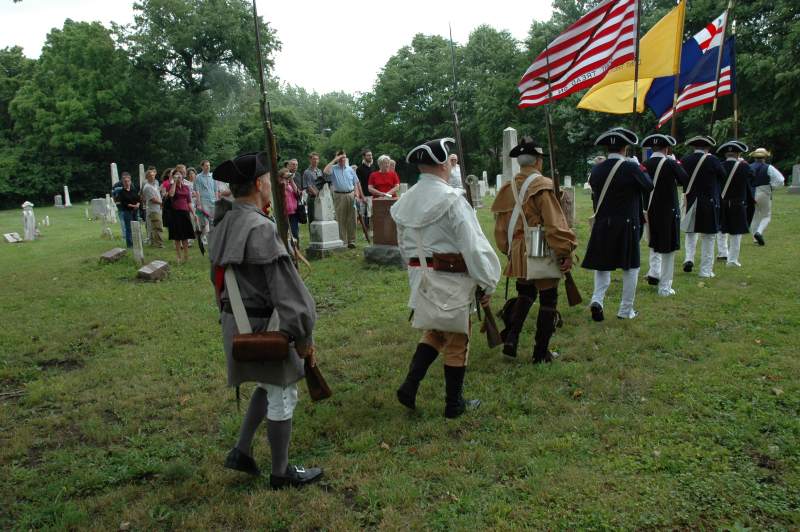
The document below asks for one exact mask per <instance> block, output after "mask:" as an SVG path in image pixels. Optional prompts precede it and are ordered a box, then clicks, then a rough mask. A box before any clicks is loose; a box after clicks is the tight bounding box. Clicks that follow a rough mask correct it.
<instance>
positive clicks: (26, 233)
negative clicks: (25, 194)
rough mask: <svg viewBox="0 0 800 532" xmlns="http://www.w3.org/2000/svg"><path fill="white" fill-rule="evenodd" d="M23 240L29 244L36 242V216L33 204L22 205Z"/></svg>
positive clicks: (27, 202) (28, 202)
mask: <svg viewBox="0 0 800 532" xmlns="http://www.w3.org/2000/svg"><path fill="white" fill-rule="evenodd" d="M22 227H23V231H22V234H23V238H24V239H25V240H26V241H27V242H32V241H34V240H36V215H35V214H33V203H31V202H30V201H26V202H25V203H23V204H22Z"/></svg>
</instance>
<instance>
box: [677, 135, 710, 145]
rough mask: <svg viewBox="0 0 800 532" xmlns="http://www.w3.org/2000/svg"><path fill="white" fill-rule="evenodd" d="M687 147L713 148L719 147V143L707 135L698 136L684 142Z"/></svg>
mask: <svg viewBox="0 0 800 532" xmlns="http://www.w3.org/2000/svg"><path fill="white" fill-rule="evenodd" d="M684 144H686V145H687V146H697V147H700V148H713V147H714V146H716V145H717V141H716V140H714V137H709V136H706V135H697V136H694V137H692V138H690V139H687V140H686V142H684Z"/></svg>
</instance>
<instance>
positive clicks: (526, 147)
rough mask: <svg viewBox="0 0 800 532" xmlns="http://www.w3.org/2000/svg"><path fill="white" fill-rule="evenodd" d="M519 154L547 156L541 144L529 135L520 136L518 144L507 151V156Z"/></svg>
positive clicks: (517, 155)
mask: <svg viewBox="0 0 800 532" xmlns="http://www.w3.org/2000/svg"><path fill="white" fill-rule="evenodd" d="M520 155H536V156H538V157H547V153H545V151H544V148H542V146H541V144H539V143H538V142H536V141H535V140H533V139H532V138H531V137H522V139H521V140H520V141H519V144H517V145H516V146H514V147H513V148H512V149H511V151H510V152H509V154H508V156H509V157H519V156H520Z"/></svg>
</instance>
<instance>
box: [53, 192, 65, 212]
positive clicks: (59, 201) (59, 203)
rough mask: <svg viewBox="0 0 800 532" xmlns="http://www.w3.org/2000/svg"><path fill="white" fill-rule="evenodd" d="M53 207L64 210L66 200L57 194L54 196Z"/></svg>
mask: <svg viewBox="0 0 800 532" xmlns="http://www.w3.org/2000/svg"><path fill="white" fill-rule="evenodd" d="M53 206H54V207H57V208H59V209H63V208H64V200H63V199H62V198H61V194H56V195H55V196H53Z"/></svg>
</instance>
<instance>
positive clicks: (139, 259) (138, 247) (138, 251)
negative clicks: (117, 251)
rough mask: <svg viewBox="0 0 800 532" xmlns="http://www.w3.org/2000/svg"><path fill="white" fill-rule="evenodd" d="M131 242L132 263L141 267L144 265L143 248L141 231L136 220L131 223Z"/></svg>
mask: <svg viewBox="0 0 800 532" xmlns="http://www.w3.org/2000/svg"><path fill="white" fill-rule="evenodd" d="M131 240H133V262H135V263H136V264H137V265H138V266H141V265H142V264H144V247H143V246H142V229H141V227H140V224H139V222H138V221H136V220H134V221H132V222H131Z"/></svg>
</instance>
